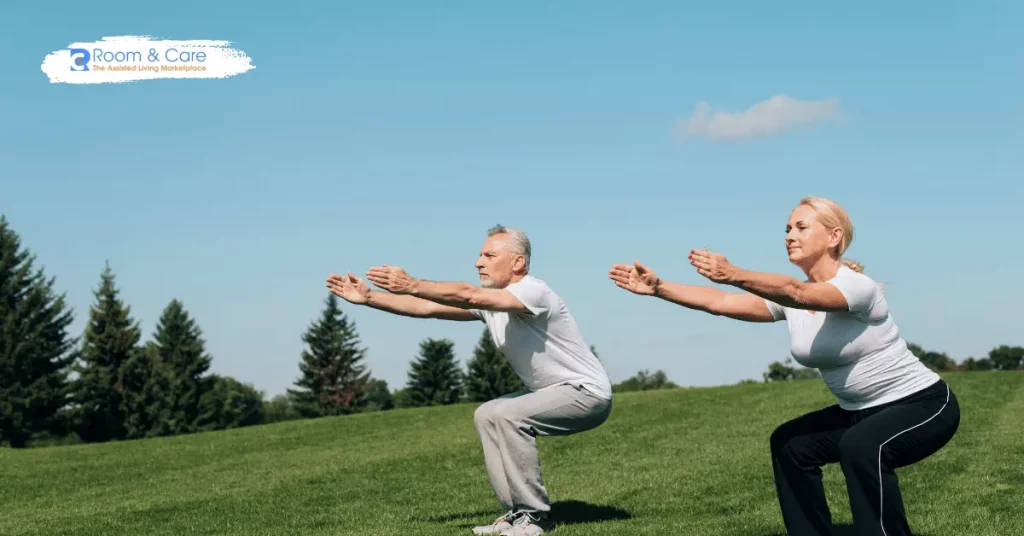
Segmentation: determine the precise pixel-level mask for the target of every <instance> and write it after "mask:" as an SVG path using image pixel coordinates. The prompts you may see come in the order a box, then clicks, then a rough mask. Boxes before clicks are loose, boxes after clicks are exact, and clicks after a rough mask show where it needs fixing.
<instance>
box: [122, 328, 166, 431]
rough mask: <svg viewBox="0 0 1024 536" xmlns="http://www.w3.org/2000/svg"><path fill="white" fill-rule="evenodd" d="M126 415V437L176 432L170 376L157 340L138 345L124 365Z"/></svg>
mask: <svg viewBox="0 0 1024 536" xmlns="http://www.w3.org/2000/svg"><path fill="white" fill-rule="evenodd" d="M121 377H122V382H123V384H124V387H125V389H124V394H123V400H122V409H123V411H124V414H125V439H137V438H142V437H154V436H162V435H170V434H172V433H174V432H173V431H172V430H171V429H170V427H169V425H168V423H170V422H172V418H171V410H172V408H173V393H172V392H171V382H170V375H169V374H167V372H166V370H164V365H163V363H162V362H161V359H160V348H159V347H158V346H157V344H156V343H154V342H149V343H147V344H146V345H145V346H144V347H141V348H136V349H135V350H134V351H133V352H132V355H131V357H130V358H129V359H128V361H126V362H125V364H124V367H123V368H122V373H121Z"/></svg>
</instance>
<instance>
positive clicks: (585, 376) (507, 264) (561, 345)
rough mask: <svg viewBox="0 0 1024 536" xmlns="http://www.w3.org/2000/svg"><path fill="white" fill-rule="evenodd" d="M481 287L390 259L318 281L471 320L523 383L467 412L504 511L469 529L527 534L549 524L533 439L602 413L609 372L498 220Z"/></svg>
mask: <svg viewBox="0 0 1024 536" xmlns="http://www.w3.org/2000/svg"><path fill="white" fill-rule="evenodd" d="M476 268H477V270H478V271H479V275H480V286H479V287H477V286H474V285H470V284H467V283H458V282H449V283H439V282H434V281H425V280H422V279H414V278H412V277H410V276H409V275H408V274H406V273H405V271H404V270H402V269H401V268H398V267H396V266H386V265H385V266H377V267H374V268H371V269H370V270H369V271H367V273H366V278H367V279H368V280H369V281H370V282H372V283H373V284H374V285H376V286H377V287H379V288H381V289H383V290H385V291H387V292H378V291H371V290H370V289H369V287H368V286H367V285H366V284H365V283H364V282H363V281H362V280H361V279H360V278H358V277H356V276H355V275H353V274H352V272H349V273H348V274H347V275H344V276H339V275H331V276H330V277H328V278H327V287H328V288H329V289H330V290H331V292H332V293H334V294H335V295H337V296H339V297H341V298H343V299H345V300H347V301H349V302H351V303H355V304H363V305H367V306H370V307H373V308H375V309H380V310H382V311H388V312H391V313H395V314H398V315H403V316H411V317H418V318H441V319H446V320H459V321H471V320H480V321H483V322H485V323H486V324H487V329H488V331H489V332H490V334H491V337H493V338H494V342H495V344H496V345H497V346H498V348H500V349H501V351H502V353H504V354H505V356H506V357H507V358H508V360H509V363H510V364H511V366H512V368H513V369H514V370H515V371H516V373H517V374H518V375H519V377H520V378H522V380H523V384H524V385H525V386H526V389H524V390H523V391H520V392H516V393H511V394H508V395H505V396H502V397H500V398H497V399H494V400H491V401H490V402H487V403H485V404H483V405H481V406H480V407H479V408H478V409H477V410H476V413H475V415H474V421H475V424H476V429H477V432H478V433H479V435H480V440H481V442H482V443H483V451H484V462H485V463H486V465H487V473H488V474H489V475H490V479H491V486H492V487H493V488H494V493H495V494H496V495H497V496H498V501H499V502H500V503H501V508H502V510H503V511H504V512H505V513H504V514H503V515H502V516H501V517H499V518H498V519H497V520H495V522H494V523H493V524H491V525H486V526H481V527H476V528H474V529H473V532H474V534H497V535H502V536H506V535H514V536H534V535H537V534H541V533H543V532H545V531H550V530H551V529H553V528H554V521H553V520H551V519H550V518H549V517H548V515H549V512H550V509H551V507H550V504H549V502H548V497H547V491H546V490H545V489H544V484H543V480H542V478H541V470H540V456H539V454H538V451H537V441H536V438H537V437H539V436H557V435H569V434H575V433H579V432H583V431H586V430H590V429H592V428H595V427H597V426H599V425H601V424H602V423H603V422H604V421H605V420H607V419H608V415H609V414H610V413H611V407H612V390H611V382H610V381H609V379H608V374H607V373H606V372H605V370H604V367H603V365H602V364H601V362H600V361H599V360H598V359H597V357H596V356H595V355H594V354H593V353H592V352H591V351H590V347H589V345H588V344H587V343H586V342H585V341H584V340H583V337H582V336H581V334H580V331H579V328H578V327H577V325H576V321H575V319H574V318H573V316H572V314H571V313H570V312H569V309H568V308H567V307H566V306H565V303H563V302H562V300H561V298H559V297H558V295H557V294H555V293H554V292H553V291H552V290H551V289H550V288H549V287H548V286H547V284H545V283H544V281H542V280H540V279H537V278H534V277H533V276H531V275H530V273H529V272H530V241H529V239H527V238H526V235H525V234H523V233H522V232H520V231H517V230H514V229H506V228H505V227H502V226H497V227H494V228H492V229H490V230H489V231H488V232H487V239H486V241H484V245H483V248H482V249H481V250H480V257H479V259H478V260H477V262H476Z"/></svg>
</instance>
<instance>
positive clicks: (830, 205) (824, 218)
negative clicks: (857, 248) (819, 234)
mask: <svg viewBox="0 0 1024 536" xmlns="http://www.w3.org/2000/svg"><path fill="white" fill-rule="evenodd" d="M800 204H801V205H807V206H809V207H811V208H812V209H814V212H817V213H818V220H819V221H821V224H822V225H824V226H825V228H827V229H828V230H830V231H831V230H832V229H836V228H839V229H842V230H843V241H842V242H840V243H839V245H838V246H836V257H838V258H840V259H842V257H843V253H845V252H846V249H847V248H849V247H850V242H853V221H852V220H850V215H849V214H847V213H846V210H845V209H843V207H841V206H839V203H836V202H835V201H832V200H831V199H825V198H824V197H805V198H803V199H801V200H800ZM842 263H843V264H845V265H846V266H847V267H848V268H850V269H851V270H853V271H855V272H858V273H864V266H863V265H861V264H860V263H859V262H857V261H855V260H851V259H843V260H842Z"/></svg>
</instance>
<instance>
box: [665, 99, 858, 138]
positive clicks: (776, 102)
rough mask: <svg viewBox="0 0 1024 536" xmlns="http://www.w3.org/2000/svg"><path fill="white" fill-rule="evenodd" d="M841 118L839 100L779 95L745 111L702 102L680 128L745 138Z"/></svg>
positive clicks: (699, 134)
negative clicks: (807, 98) (806, 99)
mask: <svg viewBox="0 0 1024 536" xmlns="http://www.w3.org/2000/svg"><path fill="white" fill-rule="evenodd" d="M841 119H842V112H841V111H840V109H839V100H838V99H835V98H831V97H830V98H826V99H821V100H809V101H801V100H797V99H794V98H793V97H790V96H787V95H776V96H774V97H772V98H770V99H768V100H765V101H761V102H759V103H757V104H755V105H753V106H751V107H750V108H749V109H748V110H746V111H744V112H730V111H726V110H713V109H712V108H711V105H710V104H708V103H706V102H699V103H697V105H696V106H695V107H694V110H693V115H691V116H690V117H689V118H687V119H686V120H684V121H683V124H682V125H681V127H682V128H681V130H682V134H683V136H684V137H687V138H706V139H709V140H714V141H744V140H748V139H752V138H759V137H764V136H768V135H771V134H779V133H782V132H784V131H787V130H790V129H793V128H796V127H802V126H808V125H812V124H815V123H824V122H829V121H840V120H841Z"/></svg>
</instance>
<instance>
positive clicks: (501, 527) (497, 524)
mask: <svg viewBox="0 0 1024 536" xmlns="http://www.w3.org/2000/svg"><path fill="white" fill-rule="evenodd" d="M518 517H519V514H517V513H513V512H511V511H509V512H507V513H506V514H505V515H503V516H501V517H499V518H498V519H495V520H494V523H491V524H490V525H481V526H479V527H474V528H473V534H478V535H482V534H502V533H503V532H504V531H506V530H508V529H510V528H512V522H514V521H515V520H516V519H517V518H518Z"/></svg>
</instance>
